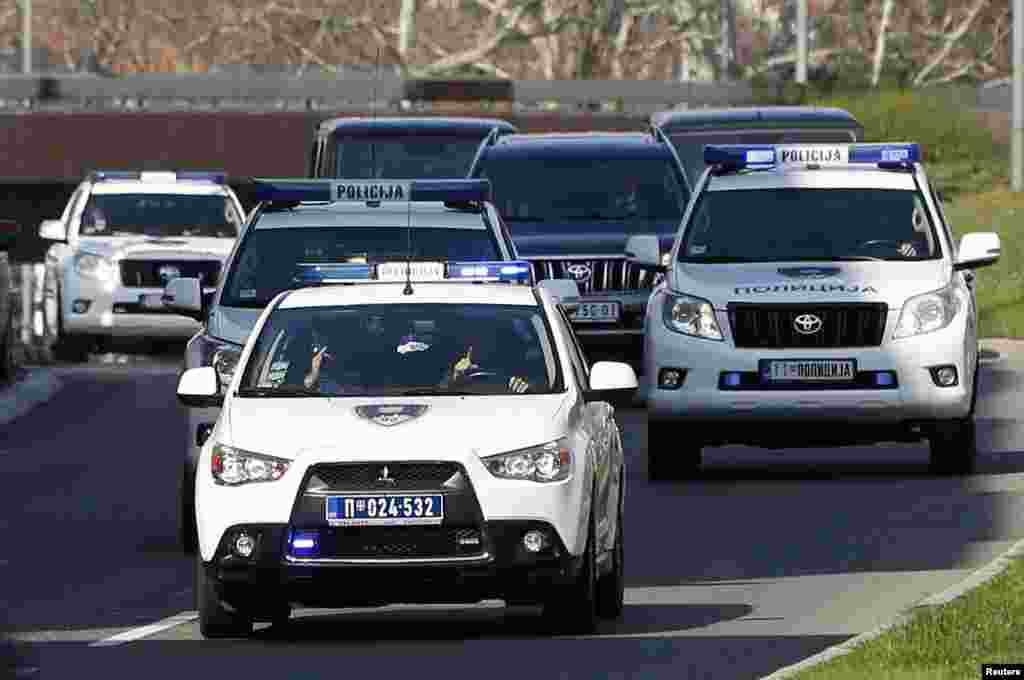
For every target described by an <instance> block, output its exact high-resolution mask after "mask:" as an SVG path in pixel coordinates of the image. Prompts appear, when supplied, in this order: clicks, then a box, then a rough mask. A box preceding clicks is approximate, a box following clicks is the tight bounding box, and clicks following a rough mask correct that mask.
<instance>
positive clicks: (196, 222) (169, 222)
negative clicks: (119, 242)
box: [79, 194, 242, 238]
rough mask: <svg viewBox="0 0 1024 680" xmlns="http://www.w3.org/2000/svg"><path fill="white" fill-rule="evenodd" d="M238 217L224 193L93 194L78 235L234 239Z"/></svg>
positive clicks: (239, 222)
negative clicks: (222, 194) (221, 194)
mask: <svg viewBox="0 0 1024 680" xmlns="http://www.w3.org/2000/svg"><path fill="white" fill-rule="evenodd" d="M241 223H242V218H241V216H240V215H239V214H238V211H237V209H236V208H235V204H234V202H233V201H231V200H230V199H229V198H228V197H227V196H219V195H196V194H93V195H92V196H90V197H89V202H88V203H86V204H85V212H83V213H82V226H81V229H80V230H79V234H80V235H82V236H153V237H173V236H188V237H207V238H236V237H237V236H238V227H239V225H240V224H241Z"/></svg>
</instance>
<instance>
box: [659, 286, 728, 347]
mask: <svg viewBox="0 0 1024 680" xmlns="http://www.w3.org/2000/svg"><path fill="white" fill-rule="evenodd" d="M662 309H663V312H664V318H665V325H666V326H668V329H669V330H670V331H675V332H676V333H682V334H684V335H692V336H693V337H695V338H704V339H706V340H721V339H722V330H721V329H720V328H719V327H718V321H716V320H715V310H714V309H713V308H712V307H711V303H710V302H708V301H707V300H704V299H702V298H698V297H692V296H690V295H679V294H674V293H666V294H665V305H664V307H663V308H662Z"/></svg>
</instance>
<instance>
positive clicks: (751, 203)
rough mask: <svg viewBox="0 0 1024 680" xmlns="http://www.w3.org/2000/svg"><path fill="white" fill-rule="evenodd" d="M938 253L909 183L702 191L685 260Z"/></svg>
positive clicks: (921, 204) (925, 213) (892, 257)
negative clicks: (903, 186) (898, 186)
mask: <svg viewBox="0 0 1024 680" xmlns="http://www.w3.org/2000/svg"><path fill="white" fill-rule="evenodd" d="M938 257H941V253H940V249H939V246H938V239H937V237H936V234H935V229H934V227H933V225H932V223H931V220H930V219H929V218H928V211H927V209H926V207H925V204H924V201H923V200H922V199H921V196H920V194H919V193H918V192H917V191H913V190H904V189H796V188H787V189H756V190H741V191H708V192H703V193H702V194H701V196H700V198H699V199H698V202H697V205H696V206H695V207H694V210H693V214H692V215H691V217H690V222H689V225H688V227H687V229H686V236H685V237H684V239H683V243H682V246H681V247H680V249H679V261H680V262H793V261H804V260H807V261H823V260H902V261H906V260H929V259H935V258H938Z"/></svg>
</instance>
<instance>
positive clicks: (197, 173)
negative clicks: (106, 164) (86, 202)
mask: <svg viewBox="0 0 1024 680" xmlns="http://www.w3.org/2000/svg"><path fill="white" fill-rule="evenodd" d="M172 175H173V179H171V176H172ZM148 177H156V178H160V179H163V178H164V177H166V178H167V179H169V180H170V181H187V182H213V183H214V184H227V181H228V175H227V173H226V172H224V171H220V170H93V171H92V172H90V173H89V175H88V179H89V181H92V182H113V181H117V180H140V181H141V180H145V179H147V178H148Z"/></svg>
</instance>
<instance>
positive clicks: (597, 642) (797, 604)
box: [0, 354, 1024, 680]
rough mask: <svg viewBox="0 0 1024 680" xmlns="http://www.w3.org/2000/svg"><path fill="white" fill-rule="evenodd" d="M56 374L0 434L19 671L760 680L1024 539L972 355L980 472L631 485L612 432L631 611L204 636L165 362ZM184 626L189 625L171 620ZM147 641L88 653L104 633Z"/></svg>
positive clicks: (806, 465) (3, 581) (138, 361)
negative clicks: (583, 628) (47, 397)
mask: <svg viewBox="0 0 1024 680" xmlns="http://www.w3.org/2000/svg"><path fill="white" fill-rule="evenodd" d="M179 356H180V354H178V355H177V356H175V355H174V354H168V355H165V356H163V357H155V358H146V357H123V358H122V360H123V361H124V362H125V363H117V361H116V360H115V362H113V363H103V362H102V361H101V360H100V359H98V358H94V359H93V361H92V362H91V363H90V364H88V365H85V366H77V367H58V368H57V369H55V370H57V371H59V373H60V374H61V377H62V379H63V381H64V383H65V387H64V389H63V390H62V391H61V392H60V393H58V394H57V396H56V397H55V398H54V399H53V400H51V401H50V402H49V403H46V404H44V405H41V406H39V407H37V408H35V409H34V410H33V411H31V412H29V413H28V414H26V415H24V416H22V417H21V418H19V419H17V420H15V421H14V422H13V423H11V424H9V425H7V426H5V427H3V428H2V429H0V479H2V480H3V493H0V535H2V536H3V537H4V540H3V541H0V612H6V615H7V628H8V633H9V635H10V636H11V637H12V638H13V639H15V640H18V641H20V642H19V647H20V650H21V653H22V657H21V663H22V665H23V666H25V667H35V668H38V669H39V671H38V672H36V673H35V674H34V675H26V677H44V678H46V679H47V680H50V679H51V678H65V677H67V678H81V677H83V675H85V676H88V677H136V678H146V679H147V680H149V679H152V678H157V677H159V678H164V677H168V678H182V677H187V676H189V675H190V674H193V675H194V674H197V673H201V676H200V677H216V676H230V677H234V678H246V680H251V679H256V678H274V679H275V680H280V679H281V678H289V679H290V678H332V679H339V680H340V679H341V678H345V677H348V678H351V677H358V678H361V679H362V678H371V677H372V678H374V680H378V679H381V678H403V677H408V678H425V677H426V678H435V677H437V678H441V677H478V676H481V675H483V676H485V677H487V678H488V680H493V679H495V678H516V679H517V680H521V679H522V678H523V677H529V678H531V679H532V680H541V679H544V678H556V677H557V678H562V677H569V678H591V677H594V678H597V677H600V678H626V677H630V678H662V677H663V678H672V679H673V680H678V679H679V678H729V679H730V680H742V679H744V678H758V677H761V676H763V675H766V674H768V673H770V672H771V671H773V670H775V669H777V668H779V667H781V666H785V665H788V664H790V663H793V662H796V661H798V660H799V659H802V658H804V657H807V656H809V655H811V654H813V653H815V652H818V651H820V650H821V649H823V648H825V647H827V646H829V645H832V644H835V643H837V642H840V641H842V640H845V639H847V638H849V637H850V636H852V635H854V634H856V633H858V632H861V631H864V630H867V629H869V628H871V627H873V626H875V625H876V624H878V623H881V622H883V621H886V620H887V619H889V618H891V616H892V615H893V614H895V613H896V612H898V611H900V610H903V609H905V608H907V607H909V606H911V605H912V604H913V603H914V602H916V601H919V600H920V599H922V598H923V597H925V596H926V595H928V594H931V593H933V592H936V591H939V590H943V589H945V588H946V587H948V586H950V585H952V584H954V583H955V582H957V581H959V580H960V579H961V578H962V577H963V576H965V575H966V574H967V573H968V571H967V570H969V569H971V568H973V567H976V566H979V565H980V564H982V563H984V562H985V561H987V560H989V559H991V558H992V557H994V556H995V555H996V554H998V553H999V552H1001V551H1002V550H1004V549H1005V548H1006V547H1008V546H1009V545H1010V543H1012V542H1013V541H1014V540H1016V539H1018V538H1020V537H1022V536H1024V494H1021V492H1022V491H1024V429H1022V424H1024V423H1022V421H1018V420H1017V419H1016V418H1015V415H1016V414H1015V411H1016V410H1017V407H1016V406H1015V404H1019V403H1020V394H1019V392H1020V391H1021V388H1022V385H1024V372H1022V371H1021V370H1020V369H1017V368H1014V367H1013V366H1012V365H1009V364H1005V363H1003V364H994V365H990V366H987V367H986V368H985V370H984V374H983V377H982V390H983V392H982V396H981V397H980V399H979V422H980V426H981V427H980V430H981V434H980V437H981V448H982V450H983V451H984V452H985V453H984V456H983V459H982V464H981V473H980V474H978V475H976V476H973V477H970V478H966V479H941V478H933V477H930V476H929V475H928V473H927V471H926V469H925V462H926V449H925V448H924V446H906V445H902V446H877V447H869V448H846V449H832V450H789V451H784V452H772V451H761V450H757V449H746V448H741V447H730V448H722V449H711V450H709V451H708V452H707V453H706V454H705V460H706V471H705V474H704V475H703V478H702V479H699V480H696V481H690V482H681V483H663V484H650V483H648V482H647V479H646V467H645V462H644V450H645V446H646V442H645V437H646V433H645V428H644V427H643V424H644V414H643V411H640V410H629V411H624V412H621V413H620V419H621V421H622V423H623V426H624V433H625V438H626V445H627V461H628V462H627V465H628V471H627V476H628V488H627V512H626V528H627V533H626V543H627V549H626V564H627V567H626V574H627V594H626V598H627V608H626V613H625V616H624V619H623V620H622V621H621V622H618V623H616V624H614V625H607V626H606V627H605V628H604V629H603V630H602V631H601V632H600V634H599V635H596V636H593V637H590V638H576V639H574V638H559V639H549V638H545V637H540V636H537V635H535V634H534V633H533V631H532V630H531V623H532V620H531V618H530V616H529V612H525V613H523V612H507V613H506V612H505V611H504V610H503V609H501V608H497V607H487V606H481V607H476V608H468V609H466V608H461V609H450V608H416V609H413V608H398V610H397V611H368V612H337V611H327V612H324V611H317V610H306V611H300V612H298V613H297V614H296V616H295V617H294V618H293V620H292V622H291V623H290V625H288V626H287V627H284V628H281V629H272V628H263V629H258V630H257V632H256V634H255V636H254V637H253V638H252V639H250V640H241V641H216V642H214V641H204V640H202V639H201V637H200V636H199V631H198V626H197V624H196V623H195V622H194V621H191V620H186V621H185V622H184V623H182V624H180V625H177V626H174V627H170V628H166V629H163V630H157V631H152V630H150V631H147V630H142V631H140V630H139V628H140V627H143V626H147V625H149V624H153V623H154V622H158V621H162V620H165V619H167V618H168V617H172V616H175V615H178V614H181V613H183V612H185V613H187V612H190V611H192V610H193V599H192V564H191V561H190V560H189V559H188V558H186V557H184V556H183V555H181V554H179V553H178V552H177V551H176V545H175V522H174V507H175V493H176V479H177V475H178V472H179V469H180V468H179V466H180V463H181V457H182V451H181V448H182V436H183V435H182V432H183V427H184V425H183V420H182V415H181V412H180V409H179V407H178V405H177V403H176V401H175V399H174V386H175V385H174V381H175V373H176V371H177V361H178V360H177V357H179ZM186 619H187V617H186ZM146 632H152V633H153V634H151V635H148V636H145V637H141V638H140V639H137V640H134V641H130V642H124V643H122V644H116V645H107V646H90V643H96V642H97V641H101V640H105V639H108V638H110V637H111V636H114V635H119V634H128V635H129V636H138V635H142V634H144V633H146Z"/></svg>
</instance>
